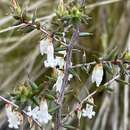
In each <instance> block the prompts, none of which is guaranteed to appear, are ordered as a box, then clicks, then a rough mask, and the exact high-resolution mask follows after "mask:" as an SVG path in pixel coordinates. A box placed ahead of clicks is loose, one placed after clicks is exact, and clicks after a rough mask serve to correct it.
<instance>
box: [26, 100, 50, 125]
mask: <svg viewBox="0 0 130 130" xmlns="http://www.w3.org/2000/svg"><path fill="white" fill-rule="evenodd" d="M27 115H28V116H29V117H32V118H33V119H34V120H37V121H38V122H40V123H41V124H47V123H48V122H49V121H50V120H51V119H52V116H51V115H50V114H49V113H48V105H47V101H46V100H41V102H40V106H36V107H35V108H33V109H32V110H31V106H29V107H28V112H27Z"/></svg>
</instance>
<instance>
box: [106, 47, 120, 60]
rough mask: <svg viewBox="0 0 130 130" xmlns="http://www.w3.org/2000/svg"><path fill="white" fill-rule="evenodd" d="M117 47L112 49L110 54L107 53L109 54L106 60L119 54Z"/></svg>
mask: <svg viewBox="0 0 130 130" xmlns="http://www.w3.org/2000/svg"><path fill="white" fill-rule="evenodd" d="M117 49H118V48H117V47H115V48H114V49H112V50H111V51H109V54H107V56H106V57H105V58H104V60H112V59H115V57H116V56H117Z"/></svg>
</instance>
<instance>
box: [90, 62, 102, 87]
mask: <svg viewBox="0 0 130 130" xmlns="http://www.w3.org/2000/svg"><path fill="white" fill-rule="evenodd" d="M102 78H103V66H102V64H97V65H96V66H95V67H94V69H93V72H92V83H93V82H96V85H97V87H99V85H100V84H101V82H102Z"/></svg>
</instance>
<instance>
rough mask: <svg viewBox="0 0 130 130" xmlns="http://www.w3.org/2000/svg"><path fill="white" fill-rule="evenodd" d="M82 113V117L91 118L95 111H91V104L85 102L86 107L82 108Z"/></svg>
mask: <svg viewBox="0 0 130 130" xmlns="http://www.w3.org/2000/svg"><path fill="white" fill-rule="evenodd" d="M82 115H83V116H84V117H88V118H89V119H92V116H95V111H93V106H92V105H90V104H86V109H83V113H82Z"/></svg>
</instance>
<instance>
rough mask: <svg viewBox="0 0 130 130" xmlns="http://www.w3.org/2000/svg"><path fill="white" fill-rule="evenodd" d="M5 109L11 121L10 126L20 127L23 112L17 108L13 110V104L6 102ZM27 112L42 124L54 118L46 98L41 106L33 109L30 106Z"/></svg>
mask: <svg viewBox="0 0 130 130" xmlns="http://www.w3.org/2000/svg"><path fill="white" fill-rule="evenodd" d="M5 110H6V115H7V118H8V122H9V125H8V126H9V128H15V129H18V128H19V126H20V124H22V122H23V116H22V114H21V113H20V112H18V111H17V110H13V106H12V105H10V104H6V106H5ZM26 114H27V115H28V117H29V119H30V118H31V119H33V120H37V121H38V122H39V123H40V124H41V125H44V124H47V123H48V122H49V121H50V120H51V119H52V116H51V115H50V114H49V113H48V105H47V101H46V100H41V102H40V106H36V107H35V108H33V109H32V110H31V106H29V107H28V111H27V112H26Z"/></svg>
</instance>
